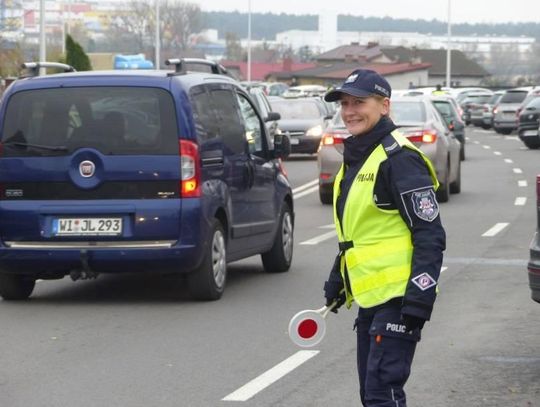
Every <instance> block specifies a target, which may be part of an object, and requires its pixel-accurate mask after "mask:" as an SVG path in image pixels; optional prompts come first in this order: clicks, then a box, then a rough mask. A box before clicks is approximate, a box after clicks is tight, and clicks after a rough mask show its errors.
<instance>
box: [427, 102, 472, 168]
mask: <svg viewBox="0 0 540 407" xmlns="http://www.w3.org/2000/svg"><path fill="white" fill-rule="evenodd" d="M431 100H432V102H433V104H434V105H435V107H436V108H437V110H438V111H439V113H440V114H441V115H442V117H443V118H444V120H446V124H447V125H448V128H449V129H450V130H452V131H453V132H454V135H455V136H456V138H457V139H458V140H459V142H460V143H461V147H460V150H459V158H460V160H461V161H463V160H465V123H463V120H462V119H461V117H460V114H459V112H458V111H457V109H456V105H455V104H454V103H452V100H451V99H450V97H448V96H434V97H432V98H431Z"/></svg>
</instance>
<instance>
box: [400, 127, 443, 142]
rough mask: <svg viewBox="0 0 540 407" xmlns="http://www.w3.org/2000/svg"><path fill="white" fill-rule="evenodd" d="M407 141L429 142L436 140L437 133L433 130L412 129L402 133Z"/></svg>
mask: <svg viewBox="0 0 540 407" xmlns="http://www.w3.org/2000/svg"><path fill="white" fill-rule="evenodd" d="M404 136H406V137H407V138H408V139H409V141H411V142H413V143H426V144H431V143H435V141H437V134H436V133H435V132H434V131H433V130H422V131H413V132H410V133H404Z"/></svg>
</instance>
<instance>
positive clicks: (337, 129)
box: [317, 96, 461, 204]
mask: <svg viewBox="0 0 540 407" xmlns="http://www.w3.org/2000/svg"><path fill="white" fill-rule="evenodd" d="M390 116H391V117H392V119H393V120H394V123H396V125H397V126H398V127H400V129H399V130H400V131H401V133H402V134H403V135H404V136H406V137H408V138H409V140H410V141H412V142H413V144H415V145H416V146H417V147H419V148H420V149H421V150H422V151H423V152H424V153H425V154H426V155H427V156H428V157H429V159H430V160H431V162H432V163H433V165H434V166H435V171H436V172H437V178H438V180H439V182H440V183H441V186H440V187H439V190H438V191H437V199H438V200H439V201H440V202H446V201H448V199H449V196H450V193H459V192H460V191H461V160H460V156H459V155H460V149H461V143H460V142H459V140H458V139H457V138H456V137H455V135H454V133H453V132H452V131H450V129H449V128H448V126H447V124H446V122H445V120H444V119H443V118H442V116H441V115H440V114H439V112H438V111H437V109H436V108H435V107H434V105H433V104H432V102H431V100H430V99H429V97H425V96H403V97H394V98H392V103H391V105H390ZM349 136H350V134H349V133H348V132H347V129H346V127H345V125H344V124H343V121H342V120H341V114H340V112H339V110H338V112H337V113H336V115H335V116H334V118H333V120H332V122H331V123H330V125H329V126H328V128H327V129H326V131H325V133H324V135H323V137H322V139H321V145H320V147H319V151H318V154H317V164H318V169H319V198H320V200H321V202H322V203H323V204H331V203H332V189H333V184H334V179H335V176H336V174H337V172H338V171H339V168H340V166H341V164H342V162H343V147H344V146H343V140H344V139H346V138H347V137H349Z"/></svg>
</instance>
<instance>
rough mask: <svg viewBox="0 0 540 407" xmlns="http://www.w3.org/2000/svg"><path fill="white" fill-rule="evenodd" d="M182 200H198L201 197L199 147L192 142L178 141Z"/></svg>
mask: <svg viewBox="0 0 540 407" xmlns="http://www.w3.org/2000/svg"><path fill="white" fill-rule="evenodd" d="M180 165H181V169H180V171H181V177H182V178H181V181H180V193H181V196H182V198H198V197H200V196H201V166H200V157H199V147H198V146H197V144H195V143H194V142H192V141H189V140H180Z"/></svg>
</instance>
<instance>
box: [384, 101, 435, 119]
mask: <svg viewBox="0 0 540 407" xmlns="http://www.w3.org/2000/svg"><path fill="white" fill-rule="evenodd" d="M390 117H391V118H392V120H393V121H394V122H395V123H400V122H424V121H425V120H426V112H425V108H424V104H423V103H422V102H418V101H410V102H409V101H406V102H405V101H393V102H392V104H391V107H390Z"/></svg>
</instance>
